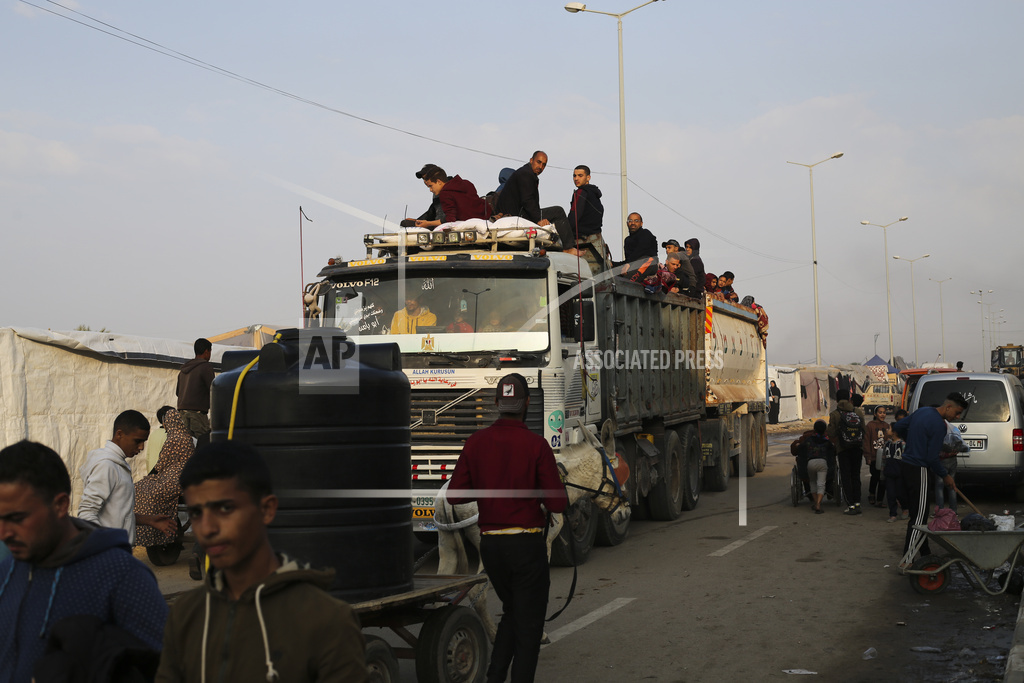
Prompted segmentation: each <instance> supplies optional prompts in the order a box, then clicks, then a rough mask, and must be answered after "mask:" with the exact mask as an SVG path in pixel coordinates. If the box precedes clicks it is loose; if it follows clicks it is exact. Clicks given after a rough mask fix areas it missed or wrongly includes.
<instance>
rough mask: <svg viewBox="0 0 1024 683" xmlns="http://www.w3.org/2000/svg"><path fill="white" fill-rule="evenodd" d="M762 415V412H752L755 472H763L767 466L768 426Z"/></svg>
mask: <svg viewBox="0 0 1024 683" xmlns="http://www.w3.org/2000/svg"><path fill="white" fill-rule="evenodd" d="M764 417H765V416H764V413H754V434H755V439H754V444H755V447H754V452H755V453H756V456H755V457H754V470H755V471H757V472H764V468H765V467H767V466H768V428H767V427H766V426H765V419H764Z"/></svg>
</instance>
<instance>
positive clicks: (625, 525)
mask: <svg viewBox="0 0 1024 683" xmlns="http://www.w3.org/2000/svg"><path fill="white" fill-rule="evenodd" d="M632 518H633V515H632V506H631V507H630V514H629V515H628V516H627V517H626V519H625V521H622V522H619V523H618V524H616V523H615V522H614V521H613V520H612V516H611V515H610V514H608V513H607V512H605V511H604V510H598V513H597V536H596V537H595V538H594V542H595V543H596V544H597V545H600V546H605V547H609V546H615V545H619V544H620V543H622V542H623V541H625V540H626V536H628V535H629V521H630V520H631V519H632Z"/></svg>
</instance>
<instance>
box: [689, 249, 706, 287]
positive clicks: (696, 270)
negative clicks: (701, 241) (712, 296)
mask: <svg viewBox="0 0 1024 683" xmlns="http://www.w3.org/2000/svg"><path fill="white" fill-rule="evenodd" d="M691 251H693V253H692V254H690V265H691V266H692V267H693V275H694V277H695V278H696V279H697V288H698V289H700V290H702V291H703V289H704V273H705V271H704V259H702V258H701V257H700V250H699V249H692V250H691Z"/></svg>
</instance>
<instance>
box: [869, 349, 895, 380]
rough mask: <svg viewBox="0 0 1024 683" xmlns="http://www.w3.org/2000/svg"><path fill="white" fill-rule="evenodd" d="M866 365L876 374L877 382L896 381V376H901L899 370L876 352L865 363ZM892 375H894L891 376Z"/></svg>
mask: <svg viewBox="0 0 1024 683" xmlns="http://www.w3.org/2000/svg"><path fill="white" fill-rule="evenodd" d="M864 366H865V367H868V368H871V371H872V372H873V373H874V375H875V381H876V382H894V383H895V382H896V378H897V377H898V376H899V372H900V371H899V370H898V369H897V368H896V367H895V366H893V365H890V364H889V363H887V362H885V361H884V360H882V358H881V357H880V356H879V355H878V354H877V353H876V354H875V355H874V357H873V358H871V359H870V360H869V361H867V362H866V363H864ZM889 375H892V377H889Z"/></svg>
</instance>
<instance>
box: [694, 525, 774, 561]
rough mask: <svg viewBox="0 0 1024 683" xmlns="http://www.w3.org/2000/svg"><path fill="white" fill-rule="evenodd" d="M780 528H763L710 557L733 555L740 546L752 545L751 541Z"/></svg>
mask: <svg viewBox="0 0 1024 683" xmlns="http://www.w3.org/2000/svg"><path fill="white" fill-rule="evenodd" d="M778 528H779V527H777V526H765V527H761V528H760V529H758V530H757V531H755V532H754V533H752V534H748V535H747V536H746V537H744V538H741V539H740V540H738V541H735V542H733V543H730V544H729V545H727V546H725V547H724V548H720V549H719V550H716V551H715V552H713V553H711V554H710V555H708V557H722V556H723V555H725V554H727V553H731V552H732V551H733V550H736V548H739V547H740V546H743V545H746V544H747V543H750V542H751V541H753V540H754V539H755V538H757V537H758V536H764V535H765V534H766V533H768V532H769V531H772V530H773V529H778Z"/></svg>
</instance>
